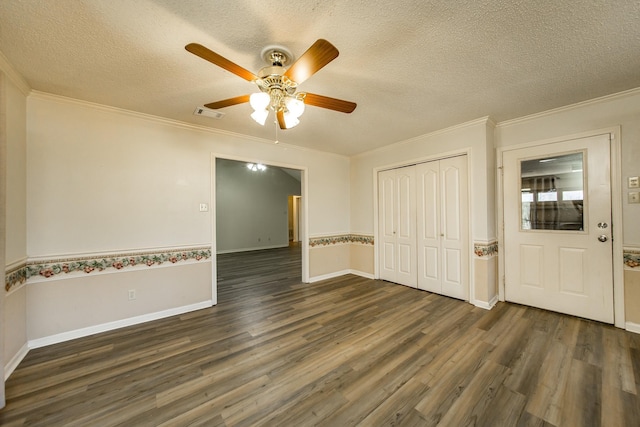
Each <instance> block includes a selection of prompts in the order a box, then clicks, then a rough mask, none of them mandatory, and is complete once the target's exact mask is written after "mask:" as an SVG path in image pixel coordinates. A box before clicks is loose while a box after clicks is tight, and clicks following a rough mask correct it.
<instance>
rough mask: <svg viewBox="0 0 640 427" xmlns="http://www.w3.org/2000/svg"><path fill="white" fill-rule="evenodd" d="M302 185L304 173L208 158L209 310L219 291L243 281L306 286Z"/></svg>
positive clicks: (270, 166)
mask: <svg viewBox="0 0 640 427" xmlns="http://www.w3.org/2000/svg"><path fill="white" fill-rule="evenodd" d="M305 183H306V181H305V171H304V170H303V169H296V168H295V167H290V166H289V165H278V164H270V163H264V164H263V163H260V162H257V161H255V160H253V159H243V158H226V157H225V158H223V157H218V156H215V155H213V156H212V198H211V200H212V203H211V204H212V215H211V219H212V220H211V228H212V245H211V246H212V257H213V259H214V262H212V300H213V303H214V304H217V302H218V295H219V293H220V292H221V289H220V288H219V286H221V285H223V283H226V282H228V281H229V280H233V281H235V282H236V283H237V282H238V281H242V280H243V275H244V276H246V278H250V280H251V281H256V280H265V281H269V280H270V281H273V280H281V279H283V278H287V280H297V281H298V283H299V282H305V281H308V267H307V256H308V254H307V251H308V247H307V245H304V244H303V242H304V239H303V238H304V236H305V235H306V223H305V220H304V218H305V215H304V212H305V203H304V201H305V197H304V193H305ZM294 214H295V215H294ZM294 226H295V227H294ZM294 228H295V230H294ZM294 235H295V236H294ZM294 237H296V239H295V240H294ZM221 269H225V271H222V270H221Z"/></svg>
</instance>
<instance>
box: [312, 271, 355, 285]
mask: <svg viewBox="0 0 640 427" xmlns="http://www.w3.org/2000/svg"><path fill="white" fill-rule="evenodd" d="M349 273H351V270H342V271H336V272H333V273H328V274H323V275H321V276H315V277H310V278H309V283H314V282H319V281H321V280H327V279H333V278H335V277H340V276H344V275H345V274H349Z"/></svg>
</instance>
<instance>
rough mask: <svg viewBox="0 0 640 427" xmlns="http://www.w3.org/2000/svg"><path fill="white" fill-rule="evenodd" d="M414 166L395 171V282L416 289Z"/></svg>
mask: <svg viewBox="0 0 640 427" xmlns="http://www.w3.org/2000/svg"><path fill="white" fill-rule="evenodd" d="M415 176H416V175H415V166H409V167H405V168H400V169H396V193H397V198H396V209H395V212H396V224H397V228H396V242H397V245H398V246H397V247H398V251H397V252H398V259H397V265H398V269H397V275H396V282H397V283H400V284H403V285H407V286H411V287H414V288H415V287H416V284H417V282H418V277H417V270H416V267H417V264H418V259H417V253H416V195H415V193H416V178H415Z"/></svg>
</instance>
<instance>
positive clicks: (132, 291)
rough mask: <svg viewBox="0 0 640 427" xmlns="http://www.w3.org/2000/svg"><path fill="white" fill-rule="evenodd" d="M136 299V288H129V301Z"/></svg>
mask: <svg viewBox="0 0 640 427" xmlns="http://www.w3.org/2000/svg"><path fill="white" fill-rule="evenodd" d="M134 299H136V290H135V289H129V301H131V300H134Z"/></svg>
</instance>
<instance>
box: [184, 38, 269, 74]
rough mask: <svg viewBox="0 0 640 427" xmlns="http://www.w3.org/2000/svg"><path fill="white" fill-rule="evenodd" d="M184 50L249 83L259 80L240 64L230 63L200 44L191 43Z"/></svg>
mask: <svg viewBox="0 0 640 427" xmlns="http://www.w3.org/2000/svg"><path fill="white" fill-rule="evenodd" d="M184 48H185V49H187V50H188V51H189V52H191V53H193V54H194V55H197V56H199V57H200V58H202V59H205V60H207V61H209V62H211V63H212V64H214V65H217V66H218V67H221V68H224V69H225V70H227V71H229V72H232V73H233V74H235V75H236V76H239V77H242V78H243V79H245V80H247V81H250V82H252V81H254V80H257V79H258V76H256V75H255V74H253V73H252V72H251V71H249V70H246V69H244V68H242V67H241V66H239V65H238V64H236V63H233V62H231V61H229V60H228V59H227V58H224V57H222V56H220V55H218V54H217V53H215V52H213V51H211V50H209V49H207V48H206V47H204V46H202V45H200V44H198V43H189V44H188V45H186V46H185V47H184Z"/></svg>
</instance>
